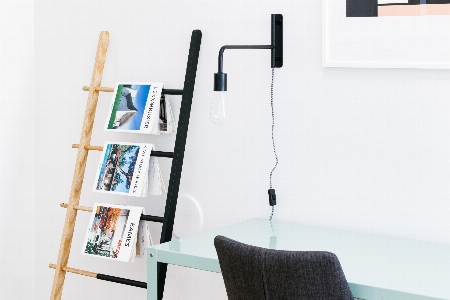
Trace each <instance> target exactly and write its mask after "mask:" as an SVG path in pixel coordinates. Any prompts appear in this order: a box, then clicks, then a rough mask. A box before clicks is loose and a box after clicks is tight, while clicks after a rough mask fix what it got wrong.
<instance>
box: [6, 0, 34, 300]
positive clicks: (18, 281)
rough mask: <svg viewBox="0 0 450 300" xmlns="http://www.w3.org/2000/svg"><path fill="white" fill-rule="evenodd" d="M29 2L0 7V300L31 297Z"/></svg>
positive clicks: (32, 135)
mask: <svg viewBox="0 0 450 300" xmlns="http://www.w3.org/2000/svg"><path fill="white" fill-rule="evenodd" d="M33 88H34V87H33V2H32V1H3V0H2V1H0V91H1V93H0V166H1V167H0V169H1V173H0V298H1V299H32V298H33V294H34V261H35V257H34V246H35V243H36V238H35V235H34V223H35V220H34V208H35V201H34V200H35V198H34V193H33V191H34V160H35V158H36V157H35V155H34V150H35V147H34V130H33V126H34V103H33Z"/></svg>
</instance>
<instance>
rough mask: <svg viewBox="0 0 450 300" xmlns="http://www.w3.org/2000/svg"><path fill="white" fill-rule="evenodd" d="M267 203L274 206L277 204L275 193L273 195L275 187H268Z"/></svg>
mask: <svg viewBox="0 0 450 300" xmlns="http://www.w3.org/2000/svg"><path fill="white" fill-rule="evenodd" d="M268 193H269V205H270V206H274V205H276V204H277V195H275V189H269V191H268Z"/></svg>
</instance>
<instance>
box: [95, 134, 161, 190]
mask: <svg viewBox="0 0 450 300" xmlns="http://www.w3.org/2000/svg"><path fill="white" fill-rule="evenodd" d="M152 150H154V146H153V144H129V143H119V142H116V143H111V142H106V143H105V146H104V147H103V155H102V157H101V159H100V163H99V167H98V169H97V174H96V176H95V178H96V181H95V183H94V191H97V192H104V193H116V194H123V195H128V196H135V197H145V196H146V190H147V185H148V172H149V161H150V153H151V151H152Z"/></svg>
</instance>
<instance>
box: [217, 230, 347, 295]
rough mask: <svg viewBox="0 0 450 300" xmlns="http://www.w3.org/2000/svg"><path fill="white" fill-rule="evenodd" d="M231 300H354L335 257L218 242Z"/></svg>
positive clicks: (220, 261)
mask: <svg viewBox="0 0 450 300" xmlns="http://www.w3.org/2000/svg"><path fill="white" fill-rule="evenodd" d="M214 246H215V247H216V251H217V256H218V257H219V263H220V268H221V270H222V276H223V280H224V282H225V288H226V290H227V294H228V299H229V300H241V299H242V300H253V299H254V300H263V299H265V300H294V299H295V300H303V299H311V300H347V299H348V300H350V299H353V296H352V293H351V291H350V288H349V286H348V283H347V280H346V279H345V275H344V272H343V271H342V268H341V264H340V263H339V260H338V258H337V257H336V255H335V254H333V253H330V252H322V251H282V250H271V249H265V248H259V247H254V246H250V245H246V244H242V243H239V242H237V241H234V240H232V239H229V238H226V237H223V236H220V235H219V236H216V238H215V239H214Z"/></svg>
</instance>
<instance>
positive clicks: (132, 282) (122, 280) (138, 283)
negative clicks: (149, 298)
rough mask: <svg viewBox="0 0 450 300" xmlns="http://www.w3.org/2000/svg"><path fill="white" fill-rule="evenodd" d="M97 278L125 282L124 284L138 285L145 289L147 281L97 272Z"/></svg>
mask: <svg viewBox="0 0 450 300" xmlns="http://www.w3.org/2000/svg"><path fill="white" fill-rule="evenodd" d="M97 279H100V280H106V281H110V282H115V283H121V284H126V285H131V286H135V287H139V288H142V289H146V288H147V283H146V282H142V281H136V280H131V279H125V278H121V277H115V276H109V275H105V274H100V273H98V274H97Z"/></svg>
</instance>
